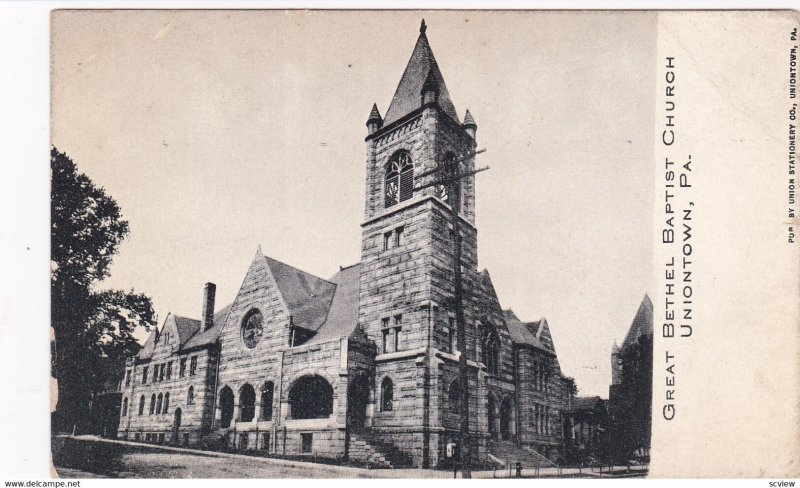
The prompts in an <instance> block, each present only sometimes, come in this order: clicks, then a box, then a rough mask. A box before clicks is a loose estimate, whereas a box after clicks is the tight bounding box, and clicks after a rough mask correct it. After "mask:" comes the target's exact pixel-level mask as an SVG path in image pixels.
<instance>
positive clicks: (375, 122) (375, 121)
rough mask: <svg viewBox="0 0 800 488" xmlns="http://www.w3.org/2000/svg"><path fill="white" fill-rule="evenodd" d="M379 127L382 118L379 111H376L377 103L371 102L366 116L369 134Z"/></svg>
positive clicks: (381, 124) (381, 123)
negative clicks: (370, 108)
mask: <svg viewBox="0 0 800 488" xmlns="http://www.w3.org/2000/svg"><path fill="white" fill-rule="evenodd" d="M381 127H383V118H382V117H381V113H380V112H379V111H378V104H377V103H373V104H372V110H371V111H370V113H369V117H368V118H367V130H368V132H369V133H370V134H372V133H374V132H375V131H377V130H378V129H380V128H381Z"/></svg>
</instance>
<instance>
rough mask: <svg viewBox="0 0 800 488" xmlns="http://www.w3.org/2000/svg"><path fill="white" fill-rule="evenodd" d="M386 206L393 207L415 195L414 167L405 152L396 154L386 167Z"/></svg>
mask: <svg viewBox="0 0 800 488" xmlns="http://www.w3.org/2000/svg"><path fill="white" fill-rule="evenodd" d="M385 193H386V195H385V197H386V198H385V206H386V207H387V208H388V207H391V206H392V205H395V204H398V203H400V202H403V201H405V200H408V199H409V198H411V197H412V196H413V194H414V165H413V163H412V161H411V156H409V154H408V153H407V152H405V151H400V152H398V153H396V154H395V155H394V156H393V157H392V160H391V161H389V164H388V166H387V167H386V180H385Z"/></svg>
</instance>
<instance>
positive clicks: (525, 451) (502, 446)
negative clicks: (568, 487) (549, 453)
mask: <svg viewBox="0 0 800 488" xmlns="http://www.w3.org/2000/svg"><path fill="white" fill-rule="evenodd" d="M489 453H490V454H491V455H492V456H494V457H495V458H497V459H498V460H500V461H503V463H504V464H506V465H509V464H511V465H516V463H517V461H519V462H520V463H522V467H523V468H536V467H539V468H547V467H555V466H557V464H556V463H554V462H553V461H551V460H549V459H547V458H546V457H545V456H543V455H541V454H539V453H538V452H536V451H535V450H533V449H530V448H527V447H519V446H518V445H517V444H516V443H515V442H513V441H496V440H493V441H489Z"/></svg>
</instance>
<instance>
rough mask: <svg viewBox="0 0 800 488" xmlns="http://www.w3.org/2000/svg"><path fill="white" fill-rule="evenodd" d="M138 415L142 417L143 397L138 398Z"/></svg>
mask: <svg viewBox="0 0 800 488" xmlns="http://www.w3.org/2000/svg"><path fill="white" fill-rule="evenodd" d="M139 415H144V395H142V396H140V397H139Z"/></svg>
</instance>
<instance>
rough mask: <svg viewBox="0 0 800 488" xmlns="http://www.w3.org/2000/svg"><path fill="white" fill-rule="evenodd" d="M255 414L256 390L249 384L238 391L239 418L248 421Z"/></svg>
mask: <svg viewBox="0 0 800 488" xmlns="http://www.w3.org/2000/svg"><path fill="white" fill-rule="evenodd" d="M255 416H256V390H254V389H253V387H252V386H251V385H249V384H246V385H244V386H243V387H242V389H241V391H240V392H239V420H241V421H242V422H250V421H252V420H253V418H254V417H255Z"/></svg>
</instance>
